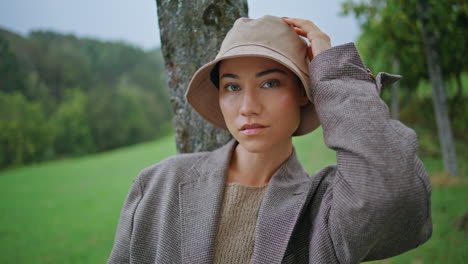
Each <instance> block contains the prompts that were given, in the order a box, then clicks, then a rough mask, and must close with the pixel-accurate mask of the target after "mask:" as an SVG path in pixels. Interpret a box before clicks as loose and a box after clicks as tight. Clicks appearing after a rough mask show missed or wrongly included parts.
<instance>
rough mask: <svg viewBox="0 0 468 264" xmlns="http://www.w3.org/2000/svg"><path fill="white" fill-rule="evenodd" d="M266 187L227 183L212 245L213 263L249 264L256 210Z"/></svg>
mask: <svg viewBox="0 0 468 264" xmlns="http://www.w3.org/2000/svg"><path fill="white" fill-rule="evenodd" d="M265 189H266V185H264V186H259V187H257V186H249V185H243V184H239V183H227V184H226V188H225V192H224V198H223V204H222V207H221V219H220V222H219V228H218V233H217V236H216V243H215V256H214V263H226V264H231V263H250V260H251V257H252V253H253V248H254V243H255V225H256V223H257V216H258V210H259V208H260V204H261V203H262V199H263V195H264V193H265Z"/></svg>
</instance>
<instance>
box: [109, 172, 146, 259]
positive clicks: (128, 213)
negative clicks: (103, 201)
mask: <svg viewBox="0 0 468 264" xmlns="http://www.w3.org/2000/svg"><path fill="white" fill-rule="evenodd" d="M140 176H141V173H140V174H139V175H138V176H137V177H136V178H135V180H134V181H133V184H132V187H131V188H130V191H129V193H128V194H127V198H126V199H125V202H124V205H123V208H122V210H121V213H120V218H119V224H118V225H117V231H116V234H115V239H114V246H113V248H112V251H111V254H110V256H109V259H108V260H107V263H108V264H114V263H115V264H117V263H119V264H121V263H130V241H131V237H132V231H133V217H134V215H135V210H136V208H137V207H138V204H139V203H140V201H141V199H142V197H143V185H142V183H141V180H140Z"/></svg>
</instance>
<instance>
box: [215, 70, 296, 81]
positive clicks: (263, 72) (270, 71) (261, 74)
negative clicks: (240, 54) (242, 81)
mask: <svg viewBox="0 0 468 264" xmlns="http://www.w3.org/2000/svg"><path fill="white" fill-rule="evenodd" d="M274 72H279V73H281V74H284V75H288V74H287V73H286V72H285V71H283V70H280V69H270V70H266V71H262V72H259V73H257V74H256V75H255V77H257V78H258V77H262V76H265V75H267V74H270V73H274ZM221 78H233V79H239V76H237V75H235V74H233V73H225V74H223V75H221ZM221 78H220V79H221Z"/></svg>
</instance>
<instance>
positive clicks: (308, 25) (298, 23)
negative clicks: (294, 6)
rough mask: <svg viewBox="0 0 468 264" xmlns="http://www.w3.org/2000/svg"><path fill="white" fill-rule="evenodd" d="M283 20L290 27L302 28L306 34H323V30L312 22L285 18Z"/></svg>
mask: <svg viewBox="0 0 468 264" xmlns="http://www.w3.org/2000/svg"><path fill="white" fill-rule="evenodd" d="M283 19H284V21H285V22H286V23H288V24H289V25H292V26H294V27H297V28H300V29H301V30H302V31H304V32H306V33H307V34H308V33H311V32H321V30H320V29H319V28H318V27H317V26H316V25H315V24H314V23H313V22H312V21H310V20H305V19H300V18H292V17H284V18H283Z"/></svg>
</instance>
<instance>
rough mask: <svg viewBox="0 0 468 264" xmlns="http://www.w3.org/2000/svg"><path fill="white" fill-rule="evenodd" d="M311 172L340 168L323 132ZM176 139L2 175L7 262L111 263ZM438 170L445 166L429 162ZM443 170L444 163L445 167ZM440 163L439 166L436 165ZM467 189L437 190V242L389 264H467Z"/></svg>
mask: <svg viewBox="0 0 468 264" xmlns="http://www.w3.org/2000/svg"><path fill="white" fill-rule="evenodd" d="M294 142H295V146H296V149H297V152H298V155H299V157H300V159H301V161H302V162H303V164H304V166H305V168H306V170H307V171H309V172H314V171H315V170H317V169H319V168H321V167H323V166H325V165H327V164H330V163H335V154H334V152H333V151H331V150H329V149H327V148H326V147H325V146H324V144H323V138H322V132H321V130H318V131H315V132H314V133H311V134H309V135H307V136H303V137H300V138H296V139H294ZM175 152H176V151H175V144H174V141H173V138H172V137H166V138H163V139H160V140H158V141H154V142H150V143H145V144H141V145H136V146H133V147H129V148H124V149H120V150H116V151H111V152H106V153H102V154H97V155H90V156H86V157H83V158H78V159H70V160H60V161H54V162H49V163H44V164H40V165H34V166H29V167H25V168H20V169H15V170H9V171H4V172H1V173H0V212H1V214H0V263H104V262H105V260H106V259H107V257H108V255H109V252H110V250H111V247H112V242H113V238H114V232H115V228H116V225H117V221H118V215H119V212H120V208H121V206H122V203H123V201H124V199H125V195H126V193H127V191H128V189H129V187H130V184H131V183H132V180H133V178H134V177H135V176H136V174H137V173H138V172H139V171H140V169H142V168H144V167H147V166H149V165H151V164H153V163H155V162H157V161H159V160H161V159H163V158H165V157H167V156H170V155H173V154H174V153H175ZM425 162H427V163H430V164H428V165H429V166H428V167H430V168H438V167H440V164H435V163H438V162H439V161H425ZM439 163H440V162H439ZM434 164H435V165H434ZM466 190H467V185H463V184H460V183H457V184H455V186H451V187H443V188H442V187H439V188H435V190H434V193H433V216H434V236H433V238H432V239H431V240H430V241H429V242H428V243H426V244H425V245H423V246H422V247H421V248H418V249H417V250H413V251H411V252H410V253H407V254H404V255H403V256H401V257H398V258H396V259H394V260H389V261H385V262H383V263H464V260H466V259H467V257H468V255H467V253H466V251H464V250H463V249H464V246H463V245H466V244H467V242H468V239H467V238H466V236H465V235H464V234H463V233H462V232H460V231H458V230H456V229H455V227H454V225H455V222H456V220H457V219H458V218H460V216H461V215H462V214H463V213H464V211H465V210H466V201H467V200H468V195H467V192H466Z"/></svg>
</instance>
